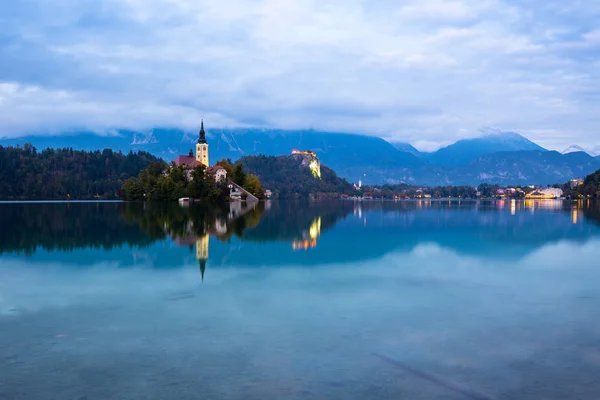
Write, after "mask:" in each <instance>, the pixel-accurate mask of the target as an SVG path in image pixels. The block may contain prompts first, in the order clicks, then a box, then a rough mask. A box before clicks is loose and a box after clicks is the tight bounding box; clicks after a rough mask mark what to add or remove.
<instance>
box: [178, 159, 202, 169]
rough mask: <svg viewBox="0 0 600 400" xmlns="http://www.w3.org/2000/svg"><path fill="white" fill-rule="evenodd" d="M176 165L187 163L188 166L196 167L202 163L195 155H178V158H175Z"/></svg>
mask: <svg viewBox="0 0 600 400" xmlns="http://www.w3.org/2000/svg"><path fill="white" fill-rule="evenodd" d="M175 165H177V166H179V165H187V166H188V167H191V168H196V167H197V166H199V165H200V163H199V162H198V161H196V158H195V157H190V156H177V158H176V159H175Z"/></svg>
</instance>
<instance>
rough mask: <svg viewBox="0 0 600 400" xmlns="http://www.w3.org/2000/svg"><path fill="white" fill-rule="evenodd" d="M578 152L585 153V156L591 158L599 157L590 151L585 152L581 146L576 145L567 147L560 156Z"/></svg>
mask: <svg viewBox="0 0 600 400" xmlns="http://www.w3.org/2000/svg"><path fill="white" fill-rule="evenodd" d="M578 152H583V153H586V154H588V155H590V156H592V157H598V156H600V155H599V154H595V153H593V152H591V151H587V150H586V149H584V148H583V147H581V146H578V145H576V144H572V145H570V146H569V147H567V148H566V149H564V150H563V151H562V154H569V153H578Z"/></svg>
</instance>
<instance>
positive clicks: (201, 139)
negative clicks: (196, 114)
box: [198, 120, 206, 143]
mask: <svg viewBox="0 0 600 400" xmlns="http://www.w3.org/2000/svg"><path fill="white" fill-rule="evenodd" d="M198 143H206V133H205V132H204V120H202V122H201V124H200V137H199V138H198Z"/></svg>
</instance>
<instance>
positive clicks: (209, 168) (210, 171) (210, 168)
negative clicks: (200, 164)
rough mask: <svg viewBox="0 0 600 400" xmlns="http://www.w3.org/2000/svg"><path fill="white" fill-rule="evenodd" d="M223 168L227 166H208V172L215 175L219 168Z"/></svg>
mask: <svg viewBox="0 0 600 400" xmlns="http://www.w3.org/2000/svg"><path fill="white" fill-rule="evenodd" d="M221 169H222V170H225V168H223V167H221V166H220V165H213V166H212V167H208V168H206V173H207V174H211V175H214V174H216V173H217V171H219V170H221Z"/></svg>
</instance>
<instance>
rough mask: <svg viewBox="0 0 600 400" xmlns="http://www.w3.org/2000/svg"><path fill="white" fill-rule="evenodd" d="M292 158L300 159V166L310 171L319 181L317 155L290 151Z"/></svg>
mask: <svg viewBox="0 0 600 400" xmlns="http://www.w3.org/2000/svg"><path fill="white" fill-rule="evenodd" d="M292 158H295V159H300V160H301V161H302V166H303V167H306V168H308V169H310V172H311V173H312V175H313V177H315V178H317V179H321V161H319V159H318V158H317V155H316V154H315V153H314V152H312V151H309V150H306V151H305V150H292Z"/></svg>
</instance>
